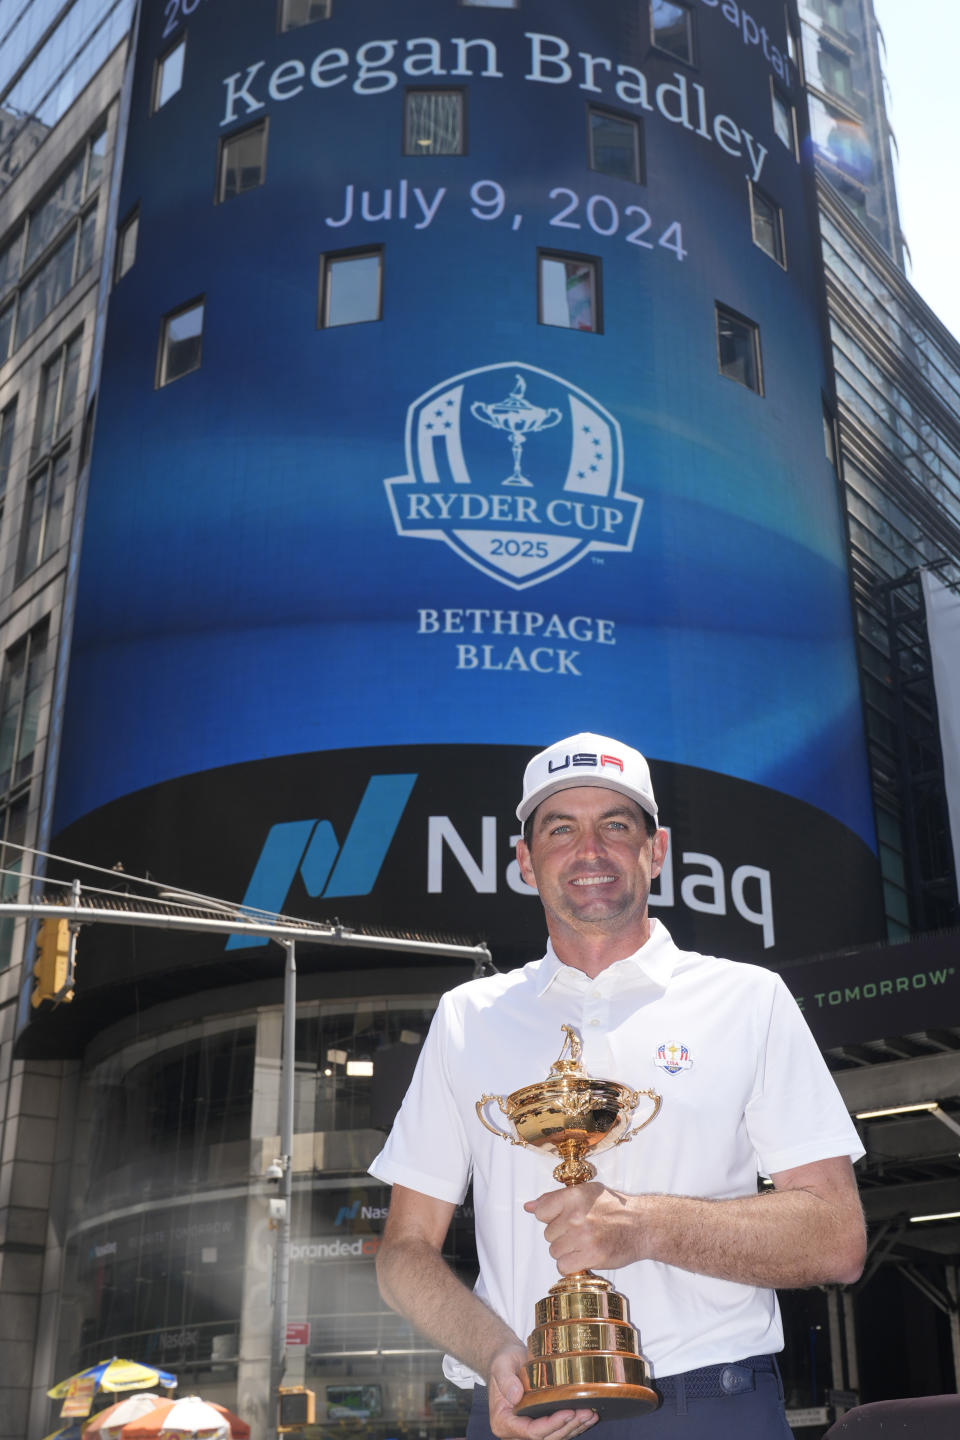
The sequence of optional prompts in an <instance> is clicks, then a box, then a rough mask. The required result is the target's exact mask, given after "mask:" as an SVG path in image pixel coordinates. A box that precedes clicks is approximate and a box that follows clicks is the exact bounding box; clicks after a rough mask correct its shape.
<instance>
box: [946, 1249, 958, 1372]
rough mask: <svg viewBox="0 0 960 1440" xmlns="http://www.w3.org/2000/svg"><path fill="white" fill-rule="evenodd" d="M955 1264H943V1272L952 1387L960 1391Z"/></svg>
mask: <svg viewBox="0 0 960 1440" xmlns="http://www.w3.org/2000/svg"><path fill="white" fill-rule="evenodd" d="M957 1269H958V1267H957V1266H956V1265H946V1266H944V1273H945V1277H946V1282H947V1294H948V1295H949V1296H950V1310H949V1315H948V1318H949V1321H950V1346H951V1349H952V1350H953V1385H954V1389H955V1390H957V1391H958V1392H960V1309H958V1301H960V1286H958V1284H957Z"/></svg>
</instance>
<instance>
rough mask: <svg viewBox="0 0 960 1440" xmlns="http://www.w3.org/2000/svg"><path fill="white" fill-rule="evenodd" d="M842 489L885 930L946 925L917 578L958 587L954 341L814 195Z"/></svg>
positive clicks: (949, 907) (933, 719)
mask: <svg viewBox="0 0 960 1440" xmlns="http://www.w3.org/2000/svg"><path fill="white" fill-rule="evenodd" d="M820 216H821V233H822V237H823V247H824V259H825V262H826V269H827V281H828V286H827V293H828V304H829V308H830V328H831V338H832V342H833V354H834V363H835V366H836V383H837V401H838V418H839V422H840V437H841V451H842V476H843V490H844V495H845V499H846V507H847V515H848V529H849V536H850V564H851V579H852V585H853V594H854V601H855V609H856V616H857V625H858V632H859V648H860V657H861V674H862V684H863V697H864V706H865V714H866V722H867V731H868V737H869V744H870V757H871V768H872V772H873V787H874V798H875V805H876V813H877V827H878V833H879V838H880V856H881V863H882V866H883V872H884V895H885V901H886V910H887V928H888V934H889V935H890V938H891V939H899V938H904V937H906V936H907V935H908V934H910V933H911V932H912V931H915V930H928V929H936V928H938V927H940V926H944V925H949V924H951V923H954V921H955V916H956V903H957V900H956V889H955V883H954V882H953V880H952V879H951V870H952V866H951V847H950V838H949V829H948V825H947V818H946V810H945V799H944V795H943V788H942V779H941V778H940V777H941V761H940V749H939V739H938V723H937V712H936V700H935V696H934V691H933V681H932V676H931V673H930V662H929V651H928V647H927V640H926V627H925V620H924V608H923V602H922V598H921V595H920V583H919V571H920V570H921V569H923V568H925V567H931V568H934V569H936V571H937V574H938V575H939V576H940V578H941V580H942V581H943V582H944V583H945V584H949V585H956V584H960V420H958V415H960V346H958V345H957V343H956V341H955V340H953V338H952V337H951V336H950V335H949V334H948V333H947V331H946V330H945V329H944V328H943V327H942V326H940V325H939V323H938V322H937V321H936V319H935V318H934V317H933V316H932V314H931V312H930V311H929V310H927V309H926V307H925V306H924V305H923V303H922V302H921V301H920V300H919V298H918V297H917V296H916V295H915V294H914V292H913V291H912V290H911V288H910V287H909V285H907V283H906V282H905V280H904V279H903V277H902V276H901V275H900V273H899V271H897V270H896V269H895V267H894V266H893V265H892V264H891V263H890V262H889V261H888V260H887V257H886V256H885V255H883V254H882V253H881V251H880V249H879V247H872V246H870V245H869V244H867V243H865V242H864V240H863V237H862V234H860V233H858V232H857V231H856V230H855V229H853V228H852V227H851V225H850V224H849V222H848V220H847V218H846V215H845V213H844V208H843V206H842V204H841V202H840V197H839V196H838V195H836V194H835V193H834V192H832V191H829V190H827V188H826V187H822V189H821V206H820Z"/></svg>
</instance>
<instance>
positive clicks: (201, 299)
mask: <svg viewBox="0 0 960 1440" xmlns="http://www.w3.org/2000/svg"><path fill="white" fill-rule="evenodd" d="M198 308H199V309H200V310H201V311H202V313H203V320H202V323H201V325H200V334H199V336H198V350H197V363H196V364H195V365H191V366H190V368H189V370H181V371H180V372H179V373H178V374H177V375H172V376H168V375H167V373H166V372H167V366H166V363H165V357H166V355H167V339H168V336H169V333H170V326H171V324H172V323H173V321H174V320H177V319H179V317H180V316H181V315H188V314H189V313H190V311H191V310H196V309H198ZM206 322H207V297H206V295H205V294H203V295H195V296H194V297H193V299H192V300H187V301H186V302H185V303H184V304H183V305H178V306H177V307H176V308H175V309H174V310H168V311H167V312H166V314H165V315H164V316H163V317H162V319H161V321H160V340H159V344H158V346H157V364H156V371H155V375H154V385H153V388H154V389H155V390H165V389H166V388H167V386H168V385H175V384H176V383H177V381H178V380H184V379H185V378H186V377H187V376H188V375H192V374H193V373H194V371H196V370H199V369H200V368H201V366H202V364H203V336H204V332H205V330H206Z"/></svg>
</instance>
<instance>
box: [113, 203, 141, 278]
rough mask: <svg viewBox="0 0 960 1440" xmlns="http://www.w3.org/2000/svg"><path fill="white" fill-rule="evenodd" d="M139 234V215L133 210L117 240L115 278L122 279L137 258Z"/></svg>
mask: <svg viewBox="0 0 960 1440" xmlns="http://www.w3.org/2000/svg"><path fill="white" fill-rule="evenodd" d="M139 234H140V215H139V212H135V213H134V214H133V215H131V216H130V219H129V220H127V221H126V223H125V224H124V226H123V229H122V230H121V231H120V235H119V238H118V240H117V279H118V280H122V279H123V277H124V275H126V273H127V271H128V270H130V269H132V268H133V262H134V260H135V259H136V258H137V238H138V236H139Z"/></svg>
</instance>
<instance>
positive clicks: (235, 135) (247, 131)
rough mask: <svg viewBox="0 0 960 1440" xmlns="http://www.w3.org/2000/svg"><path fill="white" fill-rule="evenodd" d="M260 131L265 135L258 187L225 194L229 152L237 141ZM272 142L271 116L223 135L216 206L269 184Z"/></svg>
mask: <svg viewBox="0 0 960 1440" xmlns="http://www.w3.org/2000/svg"><path fill="white" fill-rule="evenodd" d="M257 131H260V132H261V133H262V135H263V144H262V154H261V158H260V179H259V180H258V181H257V183H256V185H247V186H245V188H244V189H243V190H235V191H234V192H233V193H232V194H231V195H226V194H224V190H225V182H226V173H227V165H226V159H227V151H228V149H229V147H230V145H231V144H233V142H234V141H236V140H242V139H244V138H245V137H246V136H248V135H253V134H254V133H255V132H257ZM269 142H270V116H269V115H261V116H260V118H259V119H258V120H253V121H251V123H250V124H249V125H241V126H239V127H238V128H237V129H236V130H231V131H230V133H229V134H228V135H221V136H220V138H219V139H218V141H217V176H216V181H215V184H214V190H213V203H214V205H225V204H226V203H227V201H228V200H237V199H239V198H240V196H241V195H246V194H247V193H248V192H249V191H250V190H259V189H260V188H261V187H262V186H263V185H265V184H266V183H267V148H268V146H269Z"/></svg>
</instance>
